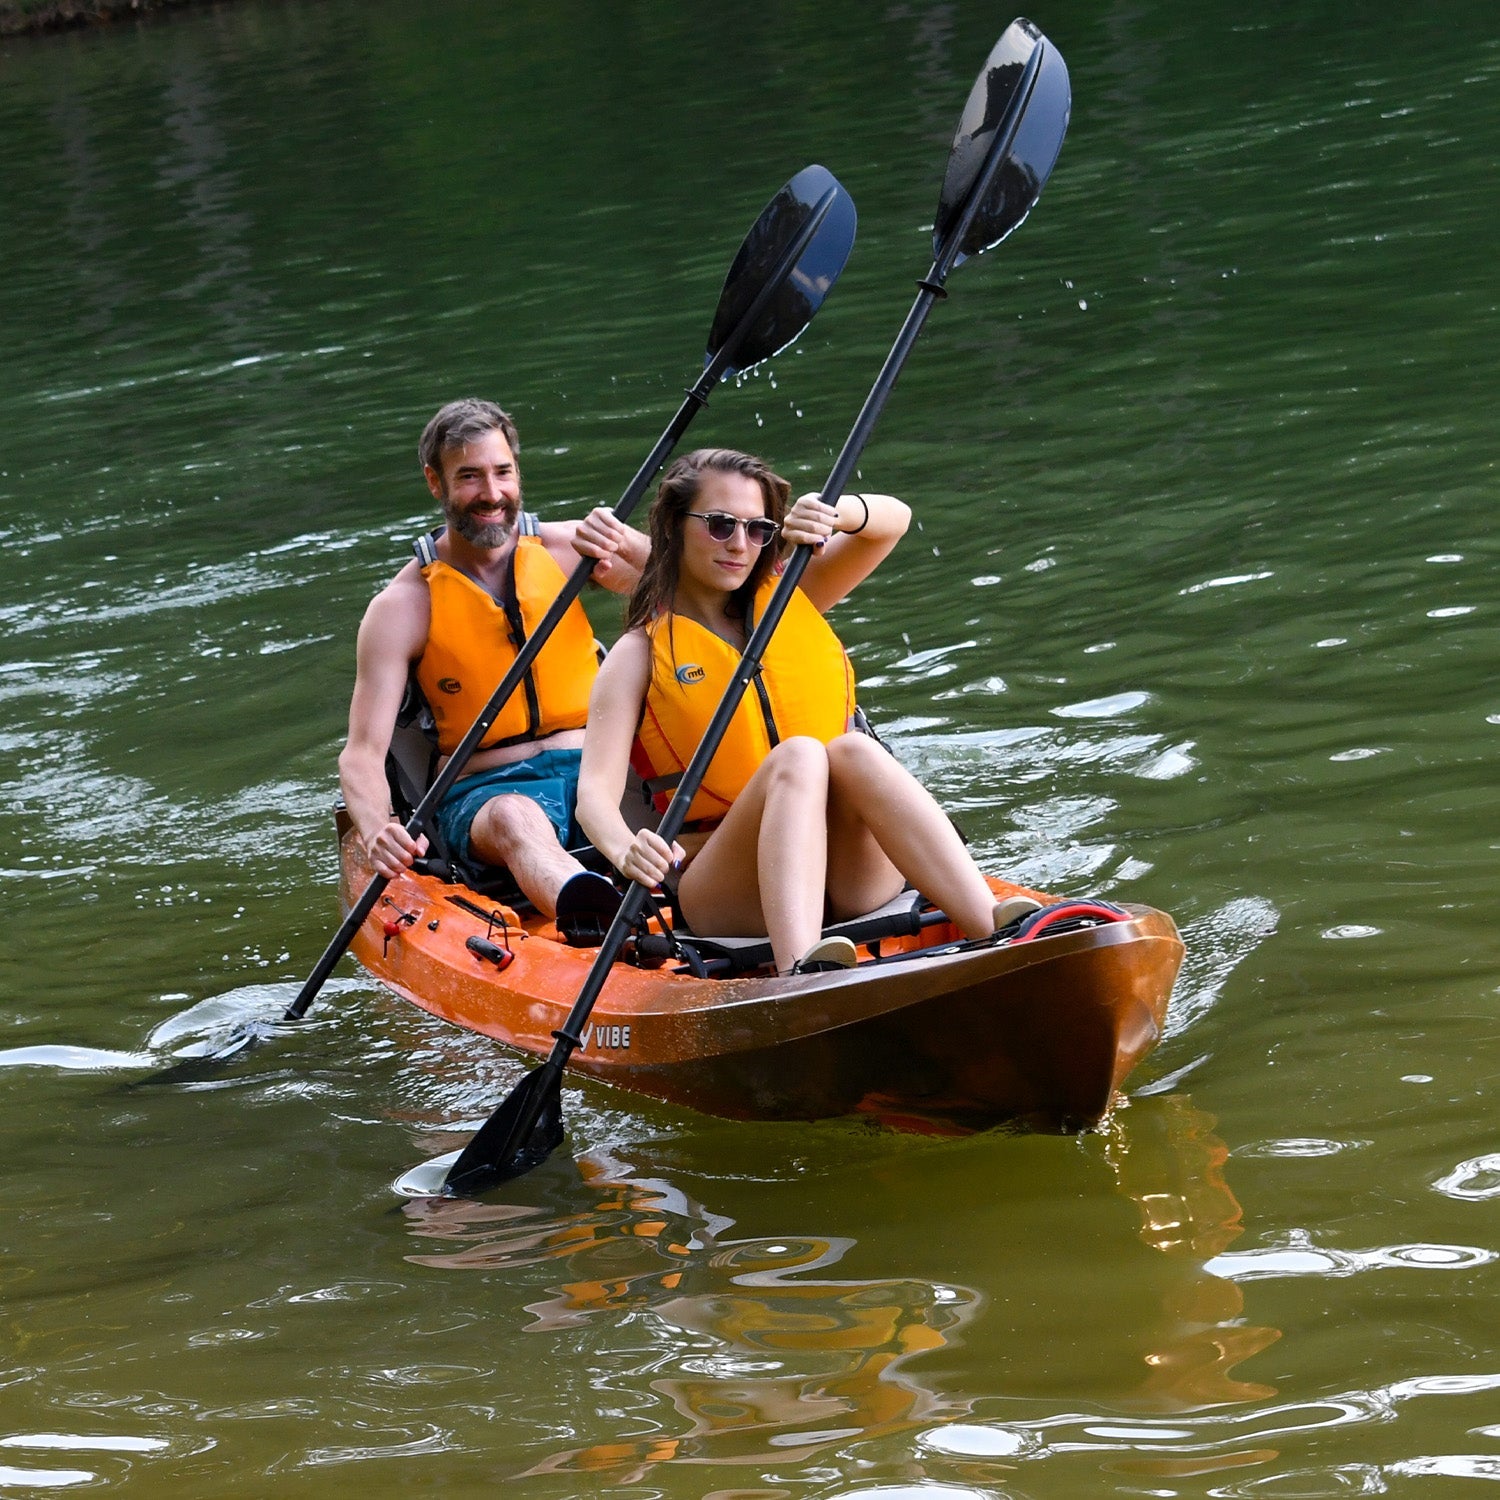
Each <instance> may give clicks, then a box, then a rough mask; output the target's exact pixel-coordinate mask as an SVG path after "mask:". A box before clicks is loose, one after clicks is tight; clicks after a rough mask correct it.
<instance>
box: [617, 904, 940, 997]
mask: <svg viewBox="0 0 1500 1500" xmlns="http://www.w3.org/2000/svg"><path fill="white" fill-rule="evenodd" d="M934 920H938V921H944V920H946V918H944V917H942V915H941V914H934V913H933V911H932V910H931V908H930V907H929V905H928V902H927V898H926V897H925V896H923V895H922V893H921V892H920V891H913V890H904V891H901V892H900V893H899V894H898V895H896V896H893V897H892V898H891V899H890V900H889V901H887V902H886V903H885V905H884V906H881V907H878V908H877V909H876V910H875V911H870V912H866V913H865V914H864V915H863V916H861V917H851V918H850V919H849V920H848V921H847V922H831V923H829V925H828V926H827V927H825V928H824V929H823V936H824V937H825V938H830V937H842V938H848V939H849V941H850V942H851V943H853V944H854V946H855V947H856V948H862V947H866V946H867V945H869V944H872V943H878V942H879V941H880V940H881V939H882V938H890V937H912V936H915V935H916V934H917V933H919V932H920V931H921V930H922V929H923V927H925V926H928V925H929V924H930V923H931V922H933V921H934ZM658 945H660V946H661V948H662V952H661V953H660V954H659V955H658V954H656V953H655V951H654V950H655V948H656V947H657V946H658ZM669 945H670V946H669ZM637 947H638V949H639V951H640V952H641V954H642V956H643V957H648V958H649V957H657V956H660V957H667V956H669V954H670V956H672V957H678V958H681V959H683V960H685V963H684V968H685V969H686V971H687V972H689V973H695V974H703V975H713V976H715V977H722V976H724V975H728V974H746V973H750V972H752V971H753V970H755V969H763V968H768V967H770V965H771V964H772V963H773V962H774V959H773V957H772V954H771V940H770V939H769V938H764V937H711V936H706V935H704V934H702V933H696V932H690V931H689V930H688V929H687V928H686V927H684V926H683V925H682V923H681V921H680V920H679V921H678V923H677V926H676V929H675V931H674V932H673V934H672V936H671V938H670V939H668V938H663V937H657V936H652V937H647V938H640V939H638V940H637ZM673 947H675V949H677V950H680V951H677V952H673V951H671V949H672V948H673Z"/></svg>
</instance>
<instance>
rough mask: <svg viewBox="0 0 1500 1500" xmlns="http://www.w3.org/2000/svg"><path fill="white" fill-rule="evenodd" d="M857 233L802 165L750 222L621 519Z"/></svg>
mask: <svg viewBox="0 0 1500 1500" xmlns="http://www.w3.org/2000/svg"><path fill="white" fill-rule="evenodd" d="M854 230H855V211H854V200H853V199H852V198H851V197H850V196H849V194H848V193H847V192H845V191H844V188H843V186H842V185H841V184H840V183H839V181H838V180H837V178H835V177H834V175H833V174H832V173H831V172H829V171H828V170H827V169H826V168H824V167H819V166H811V167H804V168H803V169H802V170H801V171H800V172H798V173H797V175H796V176H795V177H793V178H792V179H791V181H789V182H788V183H787V184H786V185H785V186H784V187H783V188H782V189H781V191H780V192H778V193H777V194H776V196H775V197H774V198H772V199H771V201H770V202H769V203H768V204H767V205H766V207H765V209H764V210H763V211H762V212H761V215H760V217H759V218H758V219H757V220H756V221H755V223H754V224H753V225H751V227H750V232H749V233H748V234H747V235H746V236H745V239H744V242H743V243H742V244H741V246H740V248H739V253H738V254H737V255H736V256H735V258H734V263H733V264H732V265H731V266H730V268H729V274H728V275H727V276H726V277H725V278H724V286H723V289H722V291H721V292H720V293H719V305H718V308H717V309H716V311H715V313H714V321H713V326H712V328H711V329H710V331H709V337H708V350H707V353H706V354H705V355H704V361H703V373H702V375H701V376H699V378H698V380H697V382H696V383H695V384H694V385H693V387H692V388H691V389H690V390H689V391H688V393H687V399H686V400H685V401H684V402H683V403H682V405H681V407H679V408H678V411H677V415H676V416H675V417H673V418H672V420H671V421H670V422H669V423H668V424H667V427H666V430H665V431H664V432H663V433H662V435H661V437H659V438H658V439H657V441H656V446H655V447H654V448H653V449H652V450H651V452H650V454H649V455H648V457H647V458H646V461H645V463H643V464H642V465H641V467H640V469H639V470H638V471H637V472H636V476H635V478H634V479H632V480H631V481H630V484H629V485H628V486H627V487H626V490H625V493H624V494H623V495H622V496H621V497H620V501H619V504H617V505H616V506H615V510H614V513H615V515H616V516H617V517H618V518H619V519H620V520H622V521H623V520H625V519H626V518H627V517H628V516H629V515H630V513H631V512H632V511H633V510H634V509H635V507H636V504H637V502H638V501H639V500H640V498H641V496H642V495H644V494H645V492H646V488H647V486H648V485H649V484H650V483H651V481H652V479H653V478H655V476H656V474H657V471H658V470H659V469H660V468H661V466H662V465H663V464H664V463H665V462H666V461H667V458H668V456H669V455H670V454H671V452H672V449H673V448H674V447H676V445H677V441H678V439H679V438H680V437H681V436H682V434H683V433H684V432H685V431H686V430H687V427H688V424H689V423H690V422H691V421H692V420H693V418H694V417H696V416H697V415H698V413H699V412H700V411H701V410H702V409H703V408H704V407H705V406H706V405H707V404H708V397H709V394H710V393H711V392H712V390H713V388H714V387H715V386H716V385H717V384H718V383H719V381H721V380H727V379H728V378H729V377H730V376H732V375H736V374H739V373H741V372H743V371H745V370H748V369H750V368H752V367H753V366H755V365H758V364H760V363H762V362H763V361H764V360H768V359H770V358H771V357H772V356H773V355H776V354H778V353H780V352H781V350H783V349H785V348H786V347H787V345H788V344H790V343H791V342H792V341H793V340H794V339H795V338H796V337H797V336H798V335H799V334H800V333H801V332H802V330H803V329H804V328H806V327H807V325H808V324H809V323H810V322H811V321H812V318H813V315H814V314H815V313H816V312H817V311H818V309H819V308H820V307H821V306H822V305H823V300H824V299H825V298H826V297H827V295H828V293H829V292H830V291H831V290H832V288H833V284H834V282H836V281H837V280H838V278H839V274H840V273H841V272H842V271H843V269H844V264H845V262H846V261H847V260H848V259H849V252H850V250H851V249H852V248H853V246H854ZM593 569H594V562H593V559H591V558H584V559H582V560H581V561H580V562H579V564H578V566H577V567H576V568H574V569H573V572H572V574H571V575H570V577H569V578H568V581H567V583H566V585H565V586H564V587H563V590H562V592H561V593H560V594H559V595H558V596H557V598H556V599H555V600H554V601H553V603H552V606H551V608H550V609H548V611H547V613H546V614H545V615H544V616H543V617H542V620H541V622H540V623H539V624H538V626H537V628H536V630H535V631H533V632H532V634H531V636H530V638H529V639H528V640H527V641H526V642H525V644H524V645H523V646H522V647H521V649H520V650H519V651H518V652H517V653H516V659H515V661H514V663H512V665H511V667H510V669H509V670H508V671H507V672H506V674H505V676H504V677H502V678H501V679H500V683H499V685H498V686H497V687H496V688H495V691H494V693H493V694H491V696H490V700H489V702H488V703H486V704H485V706H484V708H483V710H482V711H481V712H480V714H479V717H478V718H477V719H475V721H474V723H473V724H472V725H471V726H470V727H469V730H468V732H467V733H466V734H465V735H464V737H463V739H462V740H460V741H459V743H458V745H457V747H456V748H455V749H454V752H453V754H452V755H451V756H450V757H449V759H448V763H447V764H446V765H445V766H444V767H443V769H442V771H441V773H440V774H439V775H438V777H437V779H436V780H435V781H434V782H433V783H432V785H431V786H430V787H429V788H428V789H427V793H426V795H425V796H424V797H423V798H422V800H421V801H420V802H419V803H418V804H417V807H416V809H415V810H414V811H413V812H412V815H411V817H409V818H408V819H407V820H406V831H407V832H408V833H409V834H411V835H413V836H414V837H415V836H416V835H417V834H419V833H421V832H422V831H423V830H424V829H425V827H426V826H427V822H428V819H429V818H430V817H431V815H432V812H433V810H434V809H435V808H436V807H437V805H438V803H439V802H441V801H442V799H443V798H444V797H445V796H446V795H447V793H448V790H449V788H451V787H452V785H453V783H454V782H455V781H457V780H458V778H459V777H460V776H461V775H462V774H463V771H464V768H465V766H466V765H467V764H468V761H469V758H470V756H471V755H472V754H473V753H474V749H475V747H476V746H477V745H478V744H479V742H480V741H481V740H482V739H483V738H484V736H485V735H486V734H487V733H488V732H489V728H490V725H491V724H493V723H494V721H495V718H496V716H497V715H498V714H499V713H500V710H501V709H502V708H504V707H505V705H506V703H507V702H508V701H509V699H510V697H511V694H512V693H514V692H515V691H516V689H517V688H518V687H519V686H520V684H521V683H522V681H523V680H524V679H525V676H526V673H527V671H528V670H529V669H530V667H531V664H532V662H533V661H535V660H536V657H537V655H538V653H539V652H540V651H541V649H542V647H543V646H545V645H546V643H547V640H548V638H549V637H550V636H551V634H552V632H553V630H554V629H556V627H557V624H558V622H559V621H560V620H561V619H562V617H563V615H564V614H566V613H567V610H568V607H569V606H570V605H571V604H572V603H573V601H574V600H575V599H576V598H577V597H578V595H579V594H580V593H581V592H582V590H583V586H584V584H585V583H587V582H588V579H589V575H590V574H591V573H592V572H593ZM389 884H390V878H389V877H388V876H385V875H378V874H377V875H375V876H374V877H373V878H372V879H371V881H370V883H369V884H368V885H367V886H366V887H365V889H364V893H363V894H362V895H361V896H360V898H359V900H358V901H356V902H355V903H354V905H353V906H352V907H351V908H350V910H349V915H348V916H347V917H345V918H344V921H343V925H342V926H341V927H340V928H339V930H338V931H337V932H336V933H335V934H334V936H333V941H332V942H330V943H329V944H328V946H327V948H325V949H324V950H323V956H322V957H321V958H320V959H319V960H318V962H317V964H316V965H315V966H314V968H313V971H312V973H311V974H309V975H308V977H307V982H306V983H305V984H304V985H303V986H302V988H301V990H300V991H298V994H297V998H296V999H295V1000H293V1001H292V1003H291V1004H290V1005H289V1006H288V1007H287V1008H286V1011H285V1013H284V1014H283V1015H282V1017H281V1019H282V1020H283V1021H299V1020H301V1019H302V1016H303V1015H304V1014H305V1013H306V1011H307V1008H308V1006H309V1005H311V1004H312V1002H313V999H314V997H315V996H316V995H317V993H318V991H319V990H320V989H322V987H323V982H324V981H325V980H326V979H327V978H328V976H329V974H331V973H332V972H333V968H334V965H335V964H337V963H338V961H339V959H341V958H342V957H343V956H344V954H345V952H346V951H347V950H348V948H349V945H350V943H352V942H353V941H354V938H355V934H356V933H358V931H359V929H360V927H361V926H363V924H364V921H365V919H366V918H367V917H368V916H369V914H370V913H371V912H372V911H373V910H374V909H375V904H376V902H377V901H379V899H380V897H381V895H382V893H383V892H384V891H385V888H386V886H387V885H389ZM259 1039H260V1034H259V1033H257V1032H255V1031H253V1030H249V1029H247V1028H241V1029H240V1030H238V1031H236V1032H235V1033H234V1034H233V1035H232V1036H230V1038H229V1039H228V1041H227V1042H226V1043H225V1044H224V1045H223V1046H222V1047H220V1048H219V1049H218V1050H216V1051H215V1052H212V1053H208V1054H205V1056H204V1057H203V1058H202V1059H194V1061H195V1062H198V1061H203V1062H215V1061H220V1060H222V1059H224V1058H228V1057H231V1056H233V1055H234V1054H235V1053H237V1052H239V1051H242V1050H243V1049H244V1048H245V1047H247V1046H249V1045H251V1044H253V1043H254V1042H256V1041H258V1040H259Z"/></svg>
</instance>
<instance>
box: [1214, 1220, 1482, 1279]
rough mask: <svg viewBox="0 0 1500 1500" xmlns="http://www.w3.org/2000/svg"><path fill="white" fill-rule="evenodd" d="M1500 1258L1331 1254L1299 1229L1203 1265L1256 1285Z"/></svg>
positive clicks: (1456, 1251) (1419, 1247) (1405, 1251)
mask: <svg viewBox="0 0 1500 1500" xmlns="http://www.w3.org/2000/svg"><path fill="white" fill-rule="evenodd" d="M1497 1259H1500V1254H1497V1252H1495V1251H1493V1250H1484V1249H1480V1248H1479V1247H1478V1246H1474V1245H1435V1244H1413V1245H1385V1246H1381V1247H1378V1248H1376V1249H1374V1250H1330V1249H1327V1248H1325V1247H1324V1246H1321V1245H1317V1244H1314V1242H1313V1240H1312V1237H1311V1236H1310V1235H1309V1234H1308V1233H1307V1232H1306V1231H1305V1230H1301V1229H1294V1230H1292V1231H1291V1232H1290V1233H1289V1234H1288V1235H1287V1236H1286V1237H1285V1239H1284V1240H1283V1241H1282V1242H1281V1243H1280V1244H1273V1245H1266V1246H1263V1247H1262V1248H1261V1249H1258V1250H1231V1251H1227V1252H1225V1253H1224V1254H1223V1255H1218V1256H1215V1257H1214V1259H1213V1260H1211V1261H1209V1262H1208V1263H1207V1265H1206V1266H1205V1267H1204V1269H1205V1270H1206V1271H1208V1272H1209V1273H1210V1274H1211V1275H1214V1276H1222V1277H1224V1279H1225V1280H1226V1281H1257V1280H1261V1279H1263V1278H1268V1277H1276V1278H1279V1277H1286V1276H1357V1275H1358V1274H1359V1273H1360V1272H1361V1271H1376V1270H1388V1269H1392V1268H1396V1267H1402V1268H1407V1269H1412V1270H1424V1271H1426V1270H1439V1271H1467V1270H1472V1269H1473V1268H1474V1267H1475V1266H1483V1265H1488V1264H1490V1263H1491V1262H1492V1261H1495V1260H1497Z"/></svg>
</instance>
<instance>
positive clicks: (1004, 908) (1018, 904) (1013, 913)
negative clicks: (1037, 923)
mask: <svg viewBox="0 0 1500 1500" xmlns="http://www.w3.org/2000/svg"><path fill="white" fill-rule="evenodd" d="M1041 909H1042V903H1041V902H1040V901H1033V900H1032V899H1031V897H1030V896H1007V897H1006V898H1005V900H1004V901H997V902H996V903H995V911H994V916H993V925H992V930H993V931H995V932H1000V931H1002V930H1003V929H1005V928H1007V927H1011V926H1014V925H1015V924H1016V923H1017V922H1019V921H1021V919H1022V918H1023V917H1029V916H1030V915H1031V914H1032V912H1034V911H1040V910H1041Z"/></svg>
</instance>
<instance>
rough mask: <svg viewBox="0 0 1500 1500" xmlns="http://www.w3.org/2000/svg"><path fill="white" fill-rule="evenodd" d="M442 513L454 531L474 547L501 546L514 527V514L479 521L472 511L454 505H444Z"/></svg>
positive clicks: (509, 537) (507, 539)
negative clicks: (501, 519)
mask: <svg viewBox="0 0 1500 1500" xmlns="http://www.w3.org/2000/svg"><path fill="white" fill-rule="evenodd" d="M443 513H444V515H445V516H446V518H447V521H448V524H449V525H450V526H451V527H452V528H453V529H454V531H456V532H457V533H458V535H459V536H461V537H462V538H463V539H464V540H465V541H466V542H468V543H470V545H472V546H475V547H503V546H504V545H505V544H506V542H508V541H509V540H510V539H511V536H512V535H513V534H514V533H515V529H516V519H515V516H514V515H512V516H508V517H507V518H506V519H505V520H503V521H481V520H480V519H479V518H478V516H476V515H475V514H474V513H473V512H472V511H467V510H460V509H459V508H458V507H457V506H456V505H444V506H443ZM517 513H519V507H518V508H517Z"/></svg>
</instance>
